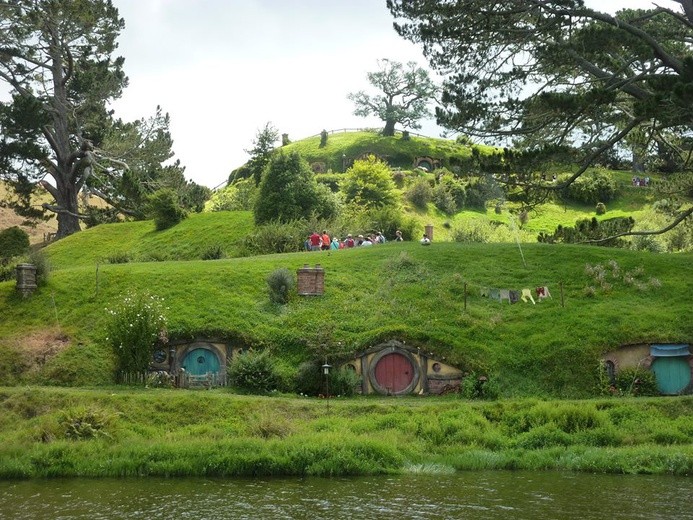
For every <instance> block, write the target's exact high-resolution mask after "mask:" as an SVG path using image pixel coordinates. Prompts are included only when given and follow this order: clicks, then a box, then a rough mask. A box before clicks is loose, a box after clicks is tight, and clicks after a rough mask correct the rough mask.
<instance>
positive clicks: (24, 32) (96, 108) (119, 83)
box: [0, 0, 127, 237]
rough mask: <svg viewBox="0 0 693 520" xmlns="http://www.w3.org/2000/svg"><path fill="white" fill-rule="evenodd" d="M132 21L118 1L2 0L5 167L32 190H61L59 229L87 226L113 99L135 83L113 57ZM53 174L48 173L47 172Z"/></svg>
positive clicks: (0, 119)
mask: <svg viewBox="0 0 693 520" xmlns="http://www.w3.org/2000/svg"><path fill="white" fill-rule="evenodd" d="M123 26H124V22H123V20H122V18H120V17H119V16H118V11H117V9H116V8H115V7H114V6H113V4H112V2H111V1H105V0H49V1H38V0H13V1H10V2H3V3H2V4H0V80H1V81H2V82H3V83H5V84H6V85H8V86H9V88H10V94H11V101H10V102H8V103H3V104H2V106H1V107H0V128H1V129H2V137H1V138H0V157H2V170H1V171H0V174H1V175H2V177H3V178H4V179H7V180H8V181H10V182H11V184H12V185H13V187H15V188H16V189H18V190H20V191H21V192H22V193H23V194H24V195H25V197H24V202H25V203H28V200H29V194H30V192H31V190H32V189H33V187H34V186H35V185H36V183H37V182H39V181H40V183H41V185H42V186H43V187H44V188H45V189H46V190H47V191H48V192H49V193H50V194H51V195H52V196H53V198H54V199H55V204H53V205H48V204H46V205H45V207H46V208H47V209H49V210H52V211H54V212H55V213H57V218H58V236H59V237H62V236H66V235H69V234H71V233H74V232H76V231H79V229H80V228H79V218H80V215H79V211H78V205H77V194H78V193H79V191H80V190H81V188H82V187H83V186H84V184H85V183H86V182H87V180H88V179H89V177H90V176H91V174H92V172H93V169H94V165H95V163H97V162H98V160H99V158H98V152H97V149H96V148H97V147H98V145H99V144H100V143H101V141H102V139H103V137H104V133H105V131H106V129H107V127H108V122H109V113H108V110H107V106H106V103H107V101H108V100H111V99H114V98H117V97H119V96H120V94H121V91H122V89H123V88H124V87H125V86H126V84H127V78H126V77H125V75H124V73H123V70H122V65H123V59H122V58H115V59H113V58H112V57H111V55H112V53H113V52H114V50H115V49H116V38H117V36H118V35H119V33H120V31H121V30H122V28H123ZM47 177H48V178H50V180H46V178H47Z"/></svg>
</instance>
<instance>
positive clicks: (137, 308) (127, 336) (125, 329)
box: [106, 294, 168, 372]
mask: <svg viewBox="0 0 693 520" xmlns="http://www.w3.org/2000/svg"><path fill="white" fill-rule="evenodd" d="M106 312H107V313H108V314H109V315H110V318H111V319H110V321H109V323H108V325H107V327H106V332H107V338H106V340H107V341H108V343H109V345H110V346H111V348H112V349H113V352H114V353H115V356H116V359H117V362H118V367H117V368H118V370H119V371H123V372H142V371H144V370H147V367H148V366H149V363H150V362H151V360H152V354H153V352H154V347H155V346H156V345H157V344H160V343H167V341H168V339H167V337H166V317H165V316H164V306H163V300H162V299H161V298H159V297H157V296H153V295H150V294H128V295H127V296H126V297H125V298H124V299H123V301H122V302H121V303H119V304H118V305H116V306H115V308H113V309H106Z"/></svg>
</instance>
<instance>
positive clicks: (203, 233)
mask: <svg viewBox="0 0 693 520" xmlns="http://www.w3.org/2000/svg"><path fill="white" fill-rule="evenodd" d="M253 227H254V223H253V216H252V213H250V212H246V211H233V212H230V211H224V212H218V213H193V214H191V215H190V216H189V217H188V218H187V219H185V220H183V221H182V222H181V223H180V224H178V225H177V226H174V227H172V228H169V229H166V230H164V231H155V230H154V222H153V221H151V220H148V221H139V222H123V223H118V224H103V225H100V226H97V227H94V228H90V229H87V230H85V231H82V232H80V233H77V234H75V235H73V236H71V237H70V238H69V239H68V240H61V241H58V242H56V243H54V244H52V245H50V246H49V247H48V248H47V249H46V252H48V254H49V256H50V260H51V265H52V266H53V268H55V269H66V268H71V267H76V266H85V265H90V266H94V265H96V264H97V263H107V262H108V259H109V257H112V256H115V255H118V254H125V255H126V256H127V257H128V258H129V259H130V261H140V262H147V261H154V260H156V261H160V260H174V261H175V260H194V259H200V258H201V256H202V253H204V252H205V251H206V250H207V249H209V248H210V247H213V246H216V245H221V246H222V249H223V250H224V251H225V253H226V255H227V256H228V257H235V256H238V255H239V252H238V251H239V241H240V240H241V239H242V238H243V237H244V236H245V235H247V234H248V233H250V232H251V231H252V229H253Z"/></svg>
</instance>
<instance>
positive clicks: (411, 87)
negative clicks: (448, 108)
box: [347, 59, 437, 136]
mask: <svg viewBox="0 0 693 520" xmlns="http://www.w3.org/2000/svg"><path fill="white" fill-rule="evenodd" d="M378 68H379V70H378V71H377V72H369V73H368V81H369V82H370V84H371V85H372V86H373V87H375V88H377V89H378V90H379V91H380V94H377V95H370V94H366V92H364V91H362V90H361V91H359V92H355V93H351V94H349V95H348V96H347V97H348V99H350V100H351V101H353V102H354V104H355V105H356V109H355V110H354V115H357V116H362V117H367V116H369V115H371V114H373V115H376V116H378V117H379V118H380V119H381V120H382V121H384V122H385V128H384V129H383V135H384V136H393V135H395V125H396V124H397V123H400V124H401V125H403V126H404V127H406V128H415V129H416V128H421V125H420V124H419V120H420V119H423V118H425V117H428V116H430V115H431V112H430V111H429V109H428V103H429V102H430V101H431V99H433V97H434V96H435V93H436V91H437V87H436V85H435V83H434V82H433V80H432V79H431V78H430V76H429V74H428V71H427V70H426V69H423V68H421V67H419V66H418V65H417V64H416V63H415V62H413V61H412V62H409V63H407V65H406V68H405V66H404V65H402V63H400V62H397V61H390V60H388V59H383V60H379V61H378Z"/></svg>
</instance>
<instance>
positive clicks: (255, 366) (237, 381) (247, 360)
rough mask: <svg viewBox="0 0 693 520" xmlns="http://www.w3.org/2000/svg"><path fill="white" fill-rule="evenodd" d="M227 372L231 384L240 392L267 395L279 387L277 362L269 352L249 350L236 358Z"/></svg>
mask: <svg viewBox="0 0 693 520" xmlns="http://www.w3.org/2000/svg"><path fill="white" fill-rule="evenodd" d="M227 372H228V375H229V383H230V384H231V386H233V387H234V388H237V389H239V390H243V391H246V392H250V393H267V392H271V391H273V390H276V389H277V387H278V383H279V375H278V374H277V370H276V362H275V360H274V359H273V358H272V356H271V355H270V353H269V352H268V351H267V350H262V351H256V350H248V351H246V352H242V353H240V354H238V355H236V356H234V357H233V359H232V360H231V363H230V364H229V367H228V369H227Z"/></svg>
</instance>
